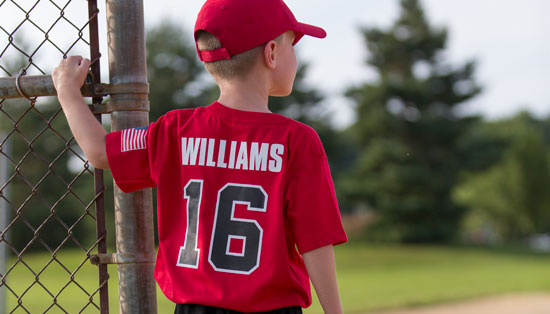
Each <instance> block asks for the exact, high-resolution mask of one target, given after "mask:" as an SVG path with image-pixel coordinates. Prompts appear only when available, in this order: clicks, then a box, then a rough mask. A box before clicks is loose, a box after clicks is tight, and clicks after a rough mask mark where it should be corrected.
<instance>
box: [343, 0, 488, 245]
mask: <svg viewBox="0 0 550 314" xmlns="http://www.w3.org/2000/svg"><path fill="white" fill-rule="evenodd" d="M362 32H363V36H364V38H365V40H366V45H367V49H368V51H369V57H368V60H367V63H368V64H369V65H370V66H372V67H373V68H374V69H375V70H376V71H377V73H378V79H377V80H376V81H375V82H370V83H365V84H363V85H361V86H358V87H355V88H351V89H350V90H349V91H348V92H347V95H348V96H349V97H350V98H351V99H352V100H353V101H354V102H355V104H356V112H357V116H358V119H357V122H356V123H355V124H354V125H352V126H351V129H350V130H349V132H350V133H351V134H353V135H354V136H355V139H356V142H357V145H358V146H359V147H360V152H359V155H358V158H357V160H356V162H355V163H354V166H353V167H352V171H350V173H349V175H348V177H347V178H346V179H344V180H342V185H343V186H344V190H345V191H346V196H347V197H348V198H350V199H352V200H354V201H355V202H357V203H363V204H367V205H368V206H369V207H371V208H372V210H374V211H375V212H376V214H377V217H378V220H377V224H376V225H375V226H371V227H370V228H369V229H370V233H371V236H372V237H379V238H381V239H385V240H395V241H403V242H445V241H449V240H451V239H452V238H453V237H454V235H455V233H456V230H457V228H458V221H459V220H460V218H461V217H462V215H463V213H464V208H463V207H461V206H458V205H457V204H455V203H454V202H453V201H452V198H451V189H452V187H453V185H454V184H455V182H456V180H457V174H458V173H459V171H460V170H461V169H464V168H465V167H469V166H472V167H477V168H482V167H485V166H486V165H487V163H490V162H491V161H492V160H493V159H494V158H485V159H486V163H481V164H479V163H478V164H476V163H475V162H474V161H473V160H472V158H473V157H474V156H472V154H471V150H470V149H471V147H472V145H474V144H475V143H473V142H471V141H469V140H468V136H469V135H470V134H469V133H468V130H469V129H470V128H471V126H472V125H474V124H475V123H477V122H478V121H479V118H478V117H473V116H471V117H459V116H458V115H457V113H456V109H457V108H458V107H459V106H460V104H462V103H464V102H465V101H467V100H469V99H471V98H472V97H474V96H476V95H477V94H478V93H479V92H480V91H481V88H480V87H479V86H478V84H477V83H476V81H475V79H474V72H475V62H473V61H470V62H467V63H466V64H464V65H461V66H456V67H452V66H450V65H448V64H447V63H445V62H444V60H443V55H442V54H441V53H442V51H443V50H444V48H445V44H446V41H447V31H446V29H444V28H440V29H439V28H435V27H433V26H431V25H430V24H429V23H428V21H427V20H426V17H425V16H424V13H423V10H422V8H421V6H420V3H419V1H418V0H402V1H401V13H400V16H399V18H398V19H397V21H396V22H395V23H394V24H393V26H391V27H390V28H389V29H387V30H381V29H378V28H364V29H363V30H362ZM478 140H481V141H482V142H485V141H487V140H486V139H478Z"/></svg>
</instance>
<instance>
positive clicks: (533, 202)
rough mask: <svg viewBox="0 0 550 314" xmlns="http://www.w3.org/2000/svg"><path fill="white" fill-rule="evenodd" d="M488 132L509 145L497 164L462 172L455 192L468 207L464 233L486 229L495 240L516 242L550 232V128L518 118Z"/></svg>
mask: <svg viewBox="0 0 550 314" xmlns="http://www.w3.org/2000/svg"><path fill="white" fill-rule="evenodd" d="M486 128H487V129H489V130H490V131H492V132H493V133H494V136H495V137H499V138H501V139H502V141H507V142H508V143H509V144H508V148H507V149H506V151H505V153H504V154H503V155H502V158H501V159H500V161H499V162H498V163H497V164H495V165H493V166H492V167H490V168H488V169H486V170H485V171H483V172H479V173H472V172H467V173H465V174H464V177H463V179H462V181H461V184H460V185H458V186H457V187H456V189H455V191H454V192H455V193H454V196H455V199H456V200H457V202H460V203H462V204H464V205H465V206H468V207H469V208H471V210H470V212H469V214H468V216H467V217H466V219H465V222H464V223H465V228H466V233H470V236H472V235H473V234H479V233H480V232H483V229H484V228H485V229H488V230H485V231H486V232H487V231H492V232H493V235H492V237H493V238H494V239H493V240H495V239H504V240H517V239H519V238H521V237H524V236H526V235H529V234H532V233H548V232H550V212H549V211H548V209H549V208H550V193H549V192H548V191H550V143H549V142H550V141H549V139H548V138H546V139H545V138H544V133H545V132H546V133H547V134H548V132H549V131H550V124H548V123H546V124H544V122H543V121H537V120H536V119H534V118H533V117H532V116H530V115H529V114H528V113H520V114H518V115H516V116H515V117H513V118H511V119H508V120H502V121H498V122H493V123H487V125H486ZM545 141H546V142H545ZM472 233H473V234H472ZM479 240H483V239H479ZM485 240H491V239H485Z"/></svg>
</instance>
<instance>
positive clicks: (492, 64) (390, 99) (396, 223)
mask: <svg viewBox="0 0 550 314" xmlns="http://www.w3.org/2000/svg"><path fill="white" fill-rule="evenodd" d="M286 3H287V4H288V5H289V7H290V8H291V9H292V10H293V11H294V13H295V15H296V17H297V19H298V20H300V21H302V22H305V23H311V24H314V25H318V26H322V27H323V28H325V29H326V30H327V33H328V37H327V38H326V39H323V40H318V39H314V38H307V37H306V38H304V39H302V40H301V41H300V42H299V44H298V45H297V46H296V51H297V54H298V59H299V64H300V67H299V70H298V75H297V78H296V81H295V86H294V91H293V93H292V94H291V95H290V96H289V97H286V98H272V99H270V108H271V110H272V111H274V112H277V113H281V114H283V115H286V116H288V117H291V118H294V119H297V120H299V121H302V122H305V123H307V124H309V125H311V126H313V127H314V128H315V129H316V130H317V132H318V133H319V135H320V137H321V139H322V141H323V144H324V146H325V150H326V152H327V155H328V158H329V161H330V166H331V169H332V175H333V179H334V183H335V186H336V190H337V195H338V198H339V204H340V208H341V212H342V217H343V221H344V224H345V228H346V231H347V233H348V235H349V237H350V243H348V244H346V245H343V246H341V247H337V248H336V253H337V259H338V261H337V262H338V267H339V280H340V286H341V294H342V300H343V303H344V307H345V309H346V311H347V312H372V311H379V310H386V309H392V308H402V307H418V306H423V305H430V304H434V303H444V302H450V301H456V300H463V299H471V298H478V297H484V296H489V295H502V294H505V295H509V294H513V295H515V294H518V293H526V292H536V293H548V292H550V88H548V82H549V81H550V71H549V70H550V61H549V60H550V58H548V56H550V41H548V40H547V39H548V38H549V35H550V20H549V19H547V18H546V16H545V13H546V12H548V11H549V10H550V2H548V1H543V0H538V1H537V0H527V1H519V0H505V1H497V0H485V1H474V0H467V1H460V2H457V1H451V0H437V1H436V0H423V1H421V0H401V1H398V0H393V1H388V0H368V1H366V0H344V1H328V0H318V1H313V0H299V1H298V0H288V1H286ZM103 5H104V4H103ZM201 5H202V1H180V2H173V1H167V0H162V1H161V0H157V1H154V2H153V1H145V22H146V23H145V25H146V30H147V63H148V77H149V83H150V95H149V99H150V102H151V121H154V120H156V119H157V118H158V117H159V116H160V115H162V114H163V113H165V112H167V111H169V110H173V109H178V108H189V107H195V106H204V105H208V104H209V103H211V102H212V101H213V100H215V99H216V98H217V96H218V90H217V87H216V86H215V84H214V82H213V80H212V79H210V78H209V76H208V75H207V74H206V72H205V70H204V68H203V66H202V64H201V63H200V61H199V60H198V58H197V57H196V52H195V47H194V43H193V37H192V36H193V33H192V29H193V23H194V20H195V17H196V14H197V12H198V11H199V9H200V7H201ZM0 8H1V7H0ZM100 9H101V10H102V11H103V12H104V8H101V7H100ZM5 12H6V10H3V11H2V10H0V24H1V25H2V27H3V28H4V29H10V27H12V26H11V24H14V25H15V24H17V23H18V22H17V20H16V19H15V18H13V17H12V16H8V15H6V14H7V13H5ZM2 14H4V16H2ZM72 14H74V15H78V14H81V15H83V16H85V15H86V14H87V12H85V11H84V12H76V11H75V12H73V13H72ZM43 16H44V18H45V16H47V14H44V15H43ZM40 18H42V17H38V16H37V17H36V19H37V20H40ZM100 21H104V20H102V19H100ZM105 28H106V27H105V23H101V22H100V39H101V48H102V54H103V58H102V59H101V64H102V68H103V69H104V71H103V73H102V74H103V81H104V82H106V81H107V80H108V74H107V73H106V72H107V71H106V69H107V68H108V67H107V62H108V60H107V51H106V47H107V40H106V38H105V37H106V36H105V33H106V32H105ZM128 31H129V32H131V31H132V30H128ZM54 35H55V34H52V36H54ZM39 36H42V37H43V36H44V35H43V34H35V33H33V30H32V27H30V26H29V29H25V27H22V28H21V32H18V33H17V36H15V38H14V39H11V40H15V42H17V43H18V45H19V46H20V47H22V49H23V50H25V49H28V50H29V51H33V50H34V49H36V47H34V46H35V44H36V42H37V40H36V37H39ZM58 36H59V39H58V41H57V42H59V41H61V42H63V34H62V33H60V34H59V35H58ZM66 41H67V45H70V44H71V43H70V42H68V40H66ZM60 45H61V44H60ZM85 48H86V47H83V48H82V49H81V50H79V49H80V48H78V47H75V49H73V50H72V52H74V53H71V54H78V53H81V54H84V55H87V52H86V50H85ZM33 57H34V58H33V60H32V61H31V63H35V64H40V68H38V67H37V66H30V67H29V68H28V71H27V74H29V75H32V74H40V73H41V72H45V73H50V72H51V70H52V69H53V67H54V66H55V65H56V64H57V62H58V60H59V59H60V58H61V55H60V54H59V52H57V51H55V50H54V51H53V52H48V51H47V50H44V52H43V54H41V55H36V56H33ZM28 62H29V61H28V58H25V57H23V56H22V55H21V54H20V53H19V52H18V51H15V50H14V49H12V50H11V51H4V52H3V53H2V58H1V59H0V69H2V70H3V73H1V76H10V75H8V74H11V73H10V72H13V71H14V70H15V69H18V68H20V67H21V65H24V64H28ZM0 72H2V71H0ZM15 73H16V71H15ZM38 103H39V104H42V105H43V106H44V108H47V107H48V106H52V107H57V106H58V104H57V103H56V100H55V99H51V98H49V99H40V100H39V101H38ZM105 118H106V119H104V120H105V126H106V127H107V128H108V127H109V126H108V120H109V119H108V117H105ZM28 119H31V118H28ZM25 123H27V125H28V126H27V127H28V128H30V127H32V125H33V122H32V120H28V122H25ZM56 123H57V124H59V125H58V126H57V128H59V129H62V130H65V131H62V132H67V130H68V128H67V127H66V126H65V125H64V124H63V120H62V119H60V120H59V121H58V122H56ZM64 128H65V129H64ZM13 145H14V148H13V149H14V150H17V149H18V148H17V144H16V143H13ZM35 149H37V150H40V149H44V150H47V149H48V147H47V145H45V146H44V147H41V146H38V145H37V146H36V147H35ZM75 149H77V148H75ZM82 163H83V161H81V160H78V159H75V158H67V160H66V161H65V162H64V166H63V168H64V169H65V170H59V171H60V172H62V171H67V172H71V171H73V172H74V171H76V170H75V169H78V167H79V166H81V164H82ZM106 181H107V184H110V185H112V182H111V180H110V179H107V180H106ZM61 188H62V189H64V188H65V187H61ZM49 189H52V190H54V189H55V186H50V187H49ZM82 189H84V187H82ZM109 190H110V188H109V187H108V188H107V191H109ZM11 193H13V194H14V196H13V197H14V199H17V197H18V196H17V193H18V189H17V188H13V189H12V190H11ZM21 193H23V192H21ZM51 193H53V194H55V193H57V192H55V191H52V192H51ZM59 193H62V192H59ZM25 197H26V196H25V195H23V194H21V196H19V198H21V199H25ZM106 204H107V210H108V212H109V213H108V215H107V218H108V219H110V220H112V217H113V214H112V205H111V204H112V201H111V200H109V199H108V200H107V201H106ZM63 215H66V217H65V218H62V219H68V220H70V219H74V218H71V213H70V212H67V213H66V214H62V213H61V216H63ZM38 216H39V215H38ZM38 216H37V217H36V219H42V218H40V217H38ZM29 219H31V220H32V219H33V218H29ZM108 224H109V225H110V230H113V228H112V225H113V222H112V221H108ZM88 225H89V226H88V227H83V229H82V231H81V232H82V236H83V237H86V234H87V232H89V231H90V230H93V224H92V223H90V224H88ZM86 228H88V229H86ZM86 230H88V231H86ZM10 232H11V234H10V236H11V238H12V239H13V243H14V245H15V246H16V247H24V246H25V244H26V243H27V241H28V240H29V238H31V237H32V235H30V234H28V231H27V229H25V228H24V227H21V228H18V227H14V228H12V229H11V231H10ZM89 236H90V239H89V241H91V242H93V241H94V238H93V236H94V234H93V233H92V232H90V233H89ZM45 241H52V243H54V242H55V241H59V239H57V238H56V236H55V233H52V236H51V237H50V238H49V239H46V240H45ZM109 241H110V243H109V245H110V247H111V251H113V250H114V236H110V238H109ZM36 252H37V253H36V254H40V253H39V249H37V250H36ZM110 271H111V273H112V281H111V282H110V286H111V289H110V291H111V293H113V294H116V275H113V274H116V270H115V269H114V268H112V269H110ZM544 296H545V298H547V299H548V300H550V296H549V295H548V294H544ZM111 300H116V296H113V297H112V299H111ZM549 302H550V301H549ZM113 303H115V302H113V301H111V305H112V306H113ZM170 311H173V310H172V305H170V304H169V302H168V301H167V300H166V299H164V297H163V296H162V294H160V293H159V313H165V312H170ZM320 311H321V309H320V306H319V304H318V303H317V302H315V304H314V306H313V307H312V308H311V309H308V310H307V313H318V312H320ZM113 312H116V304H115V305H114V309H113ZM501 313H502V312H501ZM518 313H519V312H518Z"/></svg>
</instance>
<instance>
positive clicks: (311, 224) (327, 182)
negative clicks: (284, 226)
mask: <svg viewBox="0 0 550 314" xmlns="http://www.w3.org/2000/svg"><path fill="white" fill-rule="evenodd" d="M312 132H314V131H312ZM311 141H313V143H311ZM300 146H301V147H302V148H303V149H302V150H304V151H305V152H303V153H302V156H298V157H296V158H297V160H296V161H295V163H296V165H295V166H294V167H292V168H291V169H293V170H292V173H291V175H290V179H289V182H288V184H287V187H286V193H285V203H286V204H285V205H286V208H287V219H288V220H289V224H290V228H291V232H292V234H293V236H294V239H295V241H296V245H297V248H298V251H299V252H300V253H302V254H303V253H305V252H308V251H311V250H314V249H317V248H320V247H323V246H326V245H331V244H332V245H337V244H341V243H344V242H346V241H347V236H346V233H345V232H344V228H343V226H342V218H341V216H340V210H339V209H338V202H337V199H336V193H335V191H334V183H333V181H332V177H331V174H330V168H329V165H328V160H327V157H326V154H325V152H324V150H323V147H322V144H321V141H320V139H319V137H318V135H317V133H315V134H314V136H312V137H310V143H308V144H304V143H302V144H300ZM306 156H307V157H306Z"/></svg>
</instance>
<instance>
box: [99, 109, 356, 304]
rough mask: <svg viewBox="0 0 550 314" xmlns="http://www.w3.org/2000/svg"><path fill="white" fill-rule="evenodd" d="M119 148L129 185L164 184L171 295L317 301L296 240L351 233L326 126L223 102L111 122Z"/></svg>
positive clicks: (163, 256)
mask: <svg viewBox="0 0 550 314" xmlns="http://www.w3.org/2000/svg"><path fill="white" fill-rule="evenodd" d="M139 131H142V132H141V133H139ZM131 133H135V134H138V133H139V134H138V135H137V136H131V135H130V134H131ZM140 136H141V137H143V138H145V139H146V144H144V145H135V144H132V143H145V142H143V141H140ZM107 147H108V149H109V151H108V156H109V163H110V165H111V169H112V172H113V176H114V178H116V182H117V185H118V186H119V187H120V188H121V189H122V190H123V191H132V190H135V189H139V188H143V187H149V186H156V187H157V189H158V190H157V193H158V217H159V219H158V224H159V228H158V229H159V239H160V246H159V250H158V257H157V264H156V269H155V277H156V279H157V281H158V283H159V285H160V287H161V289H162V290H163V292H164V294H165V295H166V296H167V297H168V298H170V299H171V300H172V301H174V302H175V303H193V304H203V305H210V306H217V307H224V308H229V309H233V310H238V311H242V312H261V311H267V310H272V309H274V308H282V307H287V306H296V305H299V306H302V307H305V306H308V305H309V303H310V295H309V277H308V275H307V272H305V268H304V266H303V261H302V259H301V258H300V256H299V254H298V252H297V251H296V247H297V248H298V250H300V252H306V251H309V250H311V249H314V248H317V247H322V246H325V245H328V244H334V243H340V242H343V241H345V234H344V233H343V230H342V229H341V223H340V217H339V213H338V211H337V210H335V209H337V204H336V199H335V196H334V190H333V189H332V182H331V181H330V173H329V169H328V165H327V161H326V157H325V154H324V151H323V148H322V145H321V143H320V141H319V138H318V136H317V134H316V133H315V131H313V130H312V129H311V128H309V127H307V126H305V125H303V124H301V123H298V122H296V121H293V120H290V119H288V118H285V117H283V116H280V115H277V114H272V113H259V112H246V111H240V110H234V109H231V108H227V107H225V106H223V105H221V104H219V103H217V102H215V103H213V104H212V105H210V106H208V107H205V108H197V109H192V110H176V111H172V112H170V113H168V114H166V115H165V116H163V117H162V118H161V119H160V120H159V121H157V122H155V123H152V124H151V125H150V126H149V128H148V129H147V130H146V131H144V130H136V131H134V132H130V131H122V132H116V133H111V134H109V135H108V136H107ZM321 213H322V214H321ZM251 300H253V301H252V302H251Z"/></svg>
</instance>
